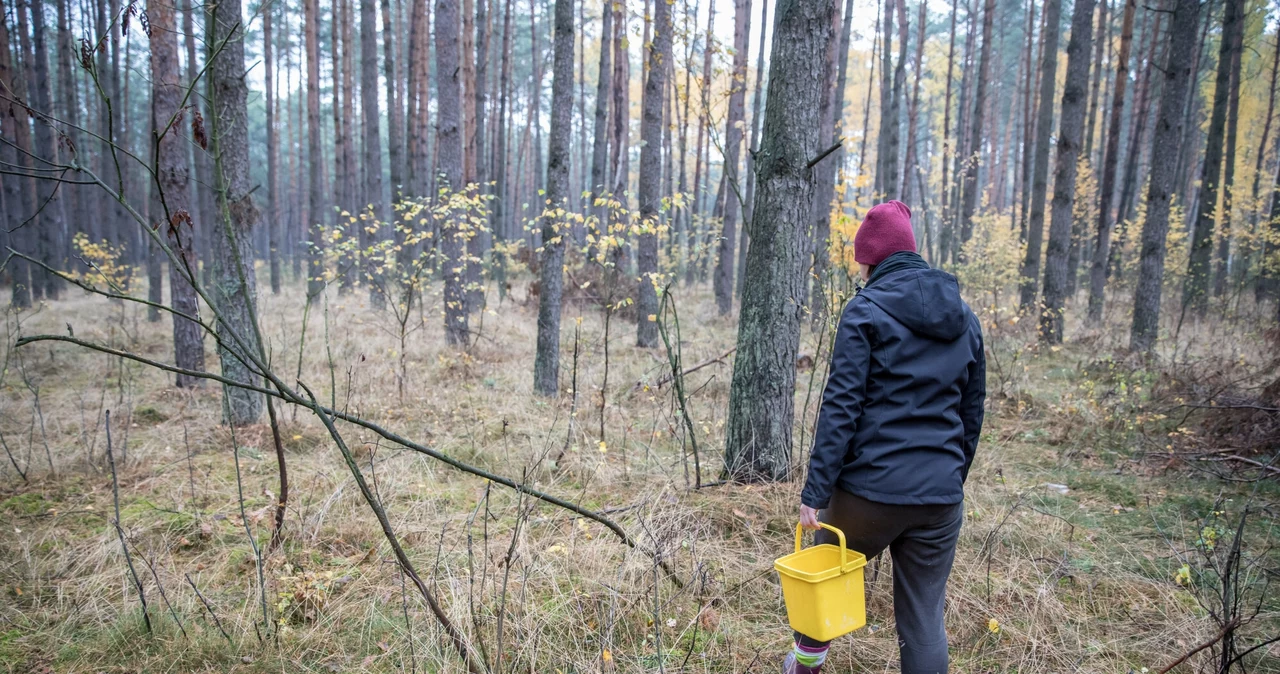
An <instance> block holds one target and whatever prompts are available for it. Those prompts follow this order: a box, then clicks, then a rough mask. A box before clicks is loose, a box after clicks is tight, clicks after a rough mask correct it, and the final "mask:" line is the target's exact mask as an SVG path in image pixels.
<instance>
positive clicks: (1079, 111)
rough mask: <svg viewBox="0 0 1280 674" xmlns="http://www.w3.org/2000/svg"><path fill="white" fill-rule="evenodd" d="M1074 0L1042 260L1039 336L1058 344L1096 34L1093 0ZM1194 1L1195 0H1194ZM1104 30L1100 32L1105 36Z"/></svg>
mask: <svg viewBox="0 0 1280 674" xmlns="http://www.w3.org/2000/svg"><path fill="white" fill-rule="evenodd" d="M1095 1H1096V0H1075V7H1074V8H1073V9H1072V10H1071V38H1070V39H1069V40H1067V77H1066V81H1065V83H1064V85H1063V89H1062V112H1061V114H1060V116H1059V122H1058V155H1057V157H1056V159H1055V161H1056V165H1055V166H1054V178H1053V206H1052V212H1051V214H1050V219H1049V245H1048V247H1047V248H1046V250H1045V262H1044V308H1043V309H1042V310H1041V312H1040V341H1041V342H1044V343H1046V344H1060V343H1062V338H1063V307H1064V306H1065V305H1066V300H1067V296H1068V292H1067V274H1068V271H1069V268H1068V259H1067V258H1068V254H1069V249H1070V247H1071V234H1072V229H1073V224H1072V223H1073V220H1074V219H1075V218H1074V217H1073V216H1072V210H1073V209H1074V208H1075V196H1076V169H1077V167H1078V166H1079V163H1080V149H1081V142H1082V138H1081V136H1082V134H1083V133H1084V131H1085V129H1084V116H1085V107H1086V103H1087V101H1086V100H1085V89H1086V88H1087V87H1088V86H1089V42H1090V40H1091V39H1092V38H1093V35H1092V33H1093V4H1094V2H1095ZM1190 1H1191V2H1196V1H1197V0H1190ZM1105 37H1106V34H1105V33H1103V34H1101V35H1099V36H1098V38H1099V39H1104V38H1105Z"/></svg>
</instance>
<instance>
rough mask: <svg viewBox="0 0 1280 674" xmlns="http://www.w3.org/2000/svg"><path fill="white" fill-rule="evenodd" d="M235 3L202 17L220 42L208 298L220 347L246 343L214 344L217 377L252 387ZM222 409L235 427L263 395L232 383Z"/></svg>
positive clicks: (253, 348)
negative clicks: (214, 313)
mask: <svg viewBox="0 0 1280 674" xmlns="http://www.w3.org/2000/svg"><path fill="white" fill-rule="evenodd" d="M241 16H242V14H241V6H240V0H223V1H222V2H220V3H219V4H218V5H217V6H216V7H215V8H213V9H212V10H211V11H210V12H209V13H208V14H206V18H205V29H206V31H207V35H208V37H207V38H206V39H207V43H208V44H210V45H220V44H223V43H224V42H225V46H224V47H223V49H222V52H221V53H220V54H218V56H217V58H215V59H213V63H212V68H211V69H210V73H209V78H210V79H209V92H210V99H211V100H210V103H209V105H210V108H209V110H210V112H211V115H210V118H211V121H212V122H213V129H212V133H210V134H209V137H210V139H211V142H210V145H211V147H212V149H213V157H214V175H215V183H214V184H215V185H216V189H217V194H218V205H219V215H220V217H219V218H218V220H217V223H216V224H215V225H214V227H213V232H212V237H211V238H212V243H213V276H214V286H213V288H214V292H213V301H214V304H215V305H216V307H217V309H218V313H219V314H220V317H221V320H220V321H219V322H218V337H219V340H220V342H221V343H222V344H223V345H237V341H236V340H235V338H233V337H232V336H231V335H232V333H234V334H237V335H239V337H240V340H241V341H242V343H243V344H244V346H243V347H242V348H241V347H239V346H237V347H235V348H236V349H237V352H232V351H230V350H229V349H228V348H226V346H223V347H221V348H219V349H218V357H219V359H220V360H221V361H222V376H223V377H225V378H227V379H231V380H233V381H237V382H242V383H245V384H251V385H254V386H256V385H257V384H258V382H259V378H258V377H257V375H255V374H254V373H253V372H252V371H251V370H250V368H249V367H248V366H247V365H246V364H245V362H244V361H245V360H248V356H249V355H250V353H246V352H251V355H253V356H255V357H256V356H261V350H262V349H261V346H260V344H259V341H258V330H257V317H256V316H255V311H256V309H255V304H256V302H257V281H256V278H255V275H254V270H253V238H252V237H253V231H254V229H255V228H256V227H258V226H259V218H260V216H259V213H258V207H257V206H256V205H255V204H254V203H253V190H254V186H253V183H252V181H251V180H250V176H249V108H248V97H249V88H248V84H247V83H246V82H245V79H244V30H243V28H242V23H241ZM223 391H224V393H223V406H222V409H223V414H224V416H225V418H226V420H227V422H228V423H230V424H232V425H235V426H243V425H246V424H251V423H253V422H254V421H256V420H257V419H258V417H259V416H260V415H261V413H262V406H263V399H262V395H261V394H259V393H255V392H253V391H248V390H245V389H241V388H235V387H230V386H227V387H224V388H223Z"/></svg>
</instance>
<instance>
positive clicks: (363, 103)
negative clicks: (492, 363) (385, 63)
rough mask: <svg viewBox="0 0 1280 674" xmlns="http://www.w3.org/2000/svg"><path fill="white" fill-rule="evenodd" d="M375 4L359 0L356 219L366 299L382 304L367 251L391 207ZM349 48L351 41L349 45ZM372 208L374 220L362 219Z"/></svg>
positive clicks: (380, 286)
mask: <svg viewBox="0 0 1280 674" xmlns="http://www.w3.org/2000/svg"><path fill="white" fill-rule="evenodd" d="M377 24H378V6H377V4H376V0H360V113H361V114H360V125H361V127H362V128H363V130H364V148H363V149H364V156H363V157H362V158H361V159H362V163H363V165H364V166H363V169H364V170H363V174H364V184H363V185H362V189H361V191H360V203H359V206H360V212H359V213H358V214H357V213H353V215H357V217H361V218H362V219H361V220H360V221H359V222H357V223H355V226H356V227H358V228H359V232H360V249H361V254H360V262H361V274H360V275H361V277H362V278H361V281H363V282H365V283H367V284H368V286H369V303H370V304H371V305H373V306H374V307H382V306H383V305H384V303H385V302H386V297H385V295H384V289H383V274H382V272H381V271H380V270H379V268H380V266H381V265H380V263H379V262H378V260H377V259H376V257H375V256H372V255H368V254H367V251H369V250H370V249H371V248H373V247H374V246H376V245H378V243H379V242H380V241H381V240H382V236H383V231H382V230H383V228H384V226H385V223H386V222H387V218H388V214H389V211H390V209H389V208H388V207H387V202H386V197H385V196H384V195H383V189H382V140H381V126H382V125H381V122H380V118H381V116H382V113H381V110H379V108H378V89H379V87H378V25H377ZM348 51H350V45H348ZM370 208H372V215H373V218H374V219H373V220H369V221H366V220H363V216H364V215H366V214H367V213H369V212H370V211H369V209H370Z"/></svg>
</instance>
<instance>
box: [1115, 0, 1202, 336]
mask: <svg viewBox="0 0 1280 674" xmlns="http://www.w3.org/2000/svg"><path fill="white" fill-rule="evenodd" d="M1199 19H1200V0H1177V2H1176V3H1175V5H1174V9H1173V18H1172V20H1171V23H1170V24H1169V42H1168V49H1167V53H1168V54H1169V60H1168V63H1167V65H1166V66H1165V67H1164V68H1163V69H1161V70H1160V72H1162V73H1163V74H1164V91H1163V93H1162V95H1161V97H1160V112H1159V116H1158V117H1157V119H1156V126H1155V135H1154V137H1153V138H1152V141H1151V178H1150V186H1149V187H1148V188H1147V216H1146V222H1145V223H1144V224H1143V226H1142V257H1141V259H1140V261H1139V265H1138V288H1137V291H1136V292H1135V293H1134V299H1133V327H1132V330H1131V331H1130V333H1129V348H1130V349H1132V350H1133V351H1137V352H1141V353H1150V352H1151V351H1152V350H1154V349H1155V345H1156V339H1157V338H1158V336H1159V332H1160V297H1161V294H1162V292H1161V291H1162V289H1163V286H1164V260H1165V239H1166V237H1167V236H1168V233H1169V206H1170V204H1171V203H1172V202H1173V191H1174V188H1176V187H1177V166H1178V155H1179V154H1180V153H1181V151H1182V143H1183V142H1185V139H1184V138H1183V135H1184V134H1183V131H1184V129H1183V123H1184V119H1185V118H1184V116H1183V110H1184V108H1185V102H1186V97H1187V91H1188V90H1189V89H1190V88H1191V86H1192V84H1193V81H1192V74H1193V63H1194V61H1195V52H1196V40H1195V35H1196V25H1197V23H1198V22H1199Z"/></svg>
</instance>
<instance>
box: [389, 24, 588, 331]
mask: <svg viewBox="0 0 1280 674" xmlns="http://www.w3.org/2000/svg"><path fill="white" fill-rule="evenodd" d="M383 1H384V2H385V1H386V0H383ZM477 2H478V3H479V4H478V5H477V9H476V53H475V82H474V86H473V87H472V91H471V93H472V101H471V103H472V116H473V118H474V120H475V122H474V124H473V125H472V129H471V139H470V140H469V143H468V144H469V145H470V146H471V147H472V153H473V155H474V157H475V166H474V169H473V170H474V175H473V182H474V183H475V185H476V187H475V189H476V190H477V192H478V194H480V195H485V194H488V193H489V187H488V185H489V171H488V167H487V166H486V162H485V160H484V158H485V156H486V155H485V150H484V132H485V106H486V104H487V103H486V101H485V94H486V92H487V91H488V84H487V81H488V74H489V21H488V18H487V14H486V8H487V5H486V2H487V0H477ZM570 70H571V71H572V67H570ZM570 163H571V162H570ZM488 240H489V232H487V231H484V230H483V229H481V230H479V231H472V232H471V237H470V238H469V239H467V253H468V260H467V286H468V289H467V309H468V310H469V311H473V312H474V311H479V310H480V309H481V308H482V307H483V305H484V279H483V274H482V271H483V267H482V261H483V260H484V258H485V257H486V251H487V250H488Z"/></svg>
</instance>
